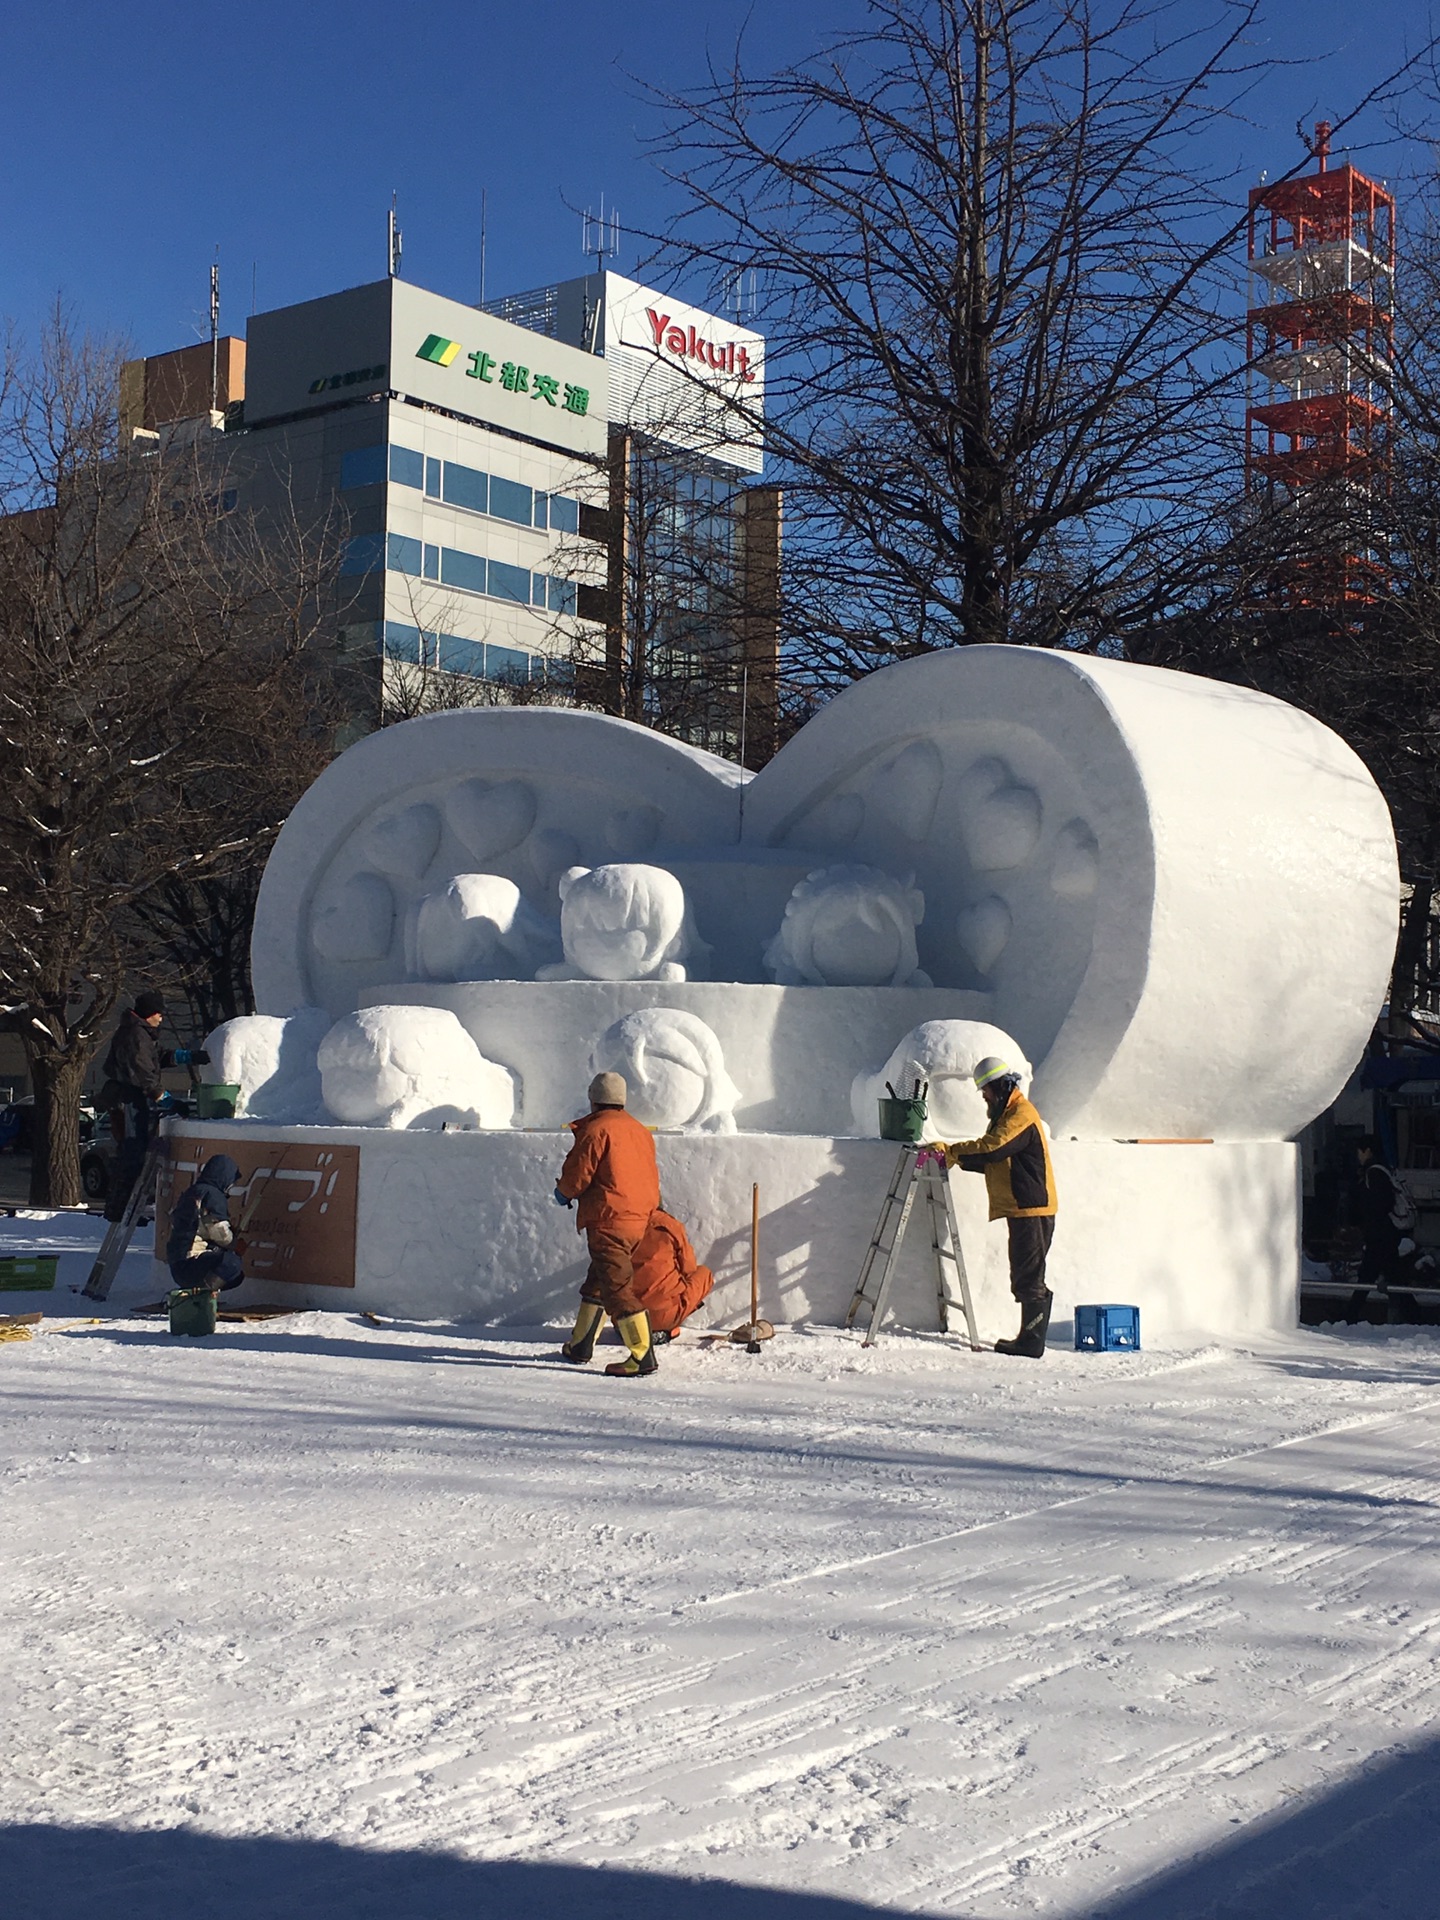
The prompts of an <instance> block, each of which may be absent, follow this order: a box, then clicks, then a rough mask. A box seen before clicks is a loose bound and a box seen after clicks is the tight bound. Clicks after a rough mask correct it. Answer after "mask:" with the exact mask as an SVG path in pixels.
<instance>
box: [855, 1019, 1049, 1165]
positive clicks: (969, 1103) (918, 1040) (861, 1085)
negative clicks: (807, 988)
mask: <svg viewBox="0 0 1440 1920" xmlns="http://www.w3.org/2000/svg"><path fill="white" fill-rule="evenodd" d="M990 1054H996V1055H998V1056H999V1057H1000V1059H1002V1060H1008V1061H1009V1062H1010V1064H1011V1065H1012V1066H1013V1067H1014V1068H1015V1070H1016V1072H1017V1073H1018V1074H1019V1075H1020V1091H1021V1092H1022V1093H1027V1094H1028V1093H1029V1091H1030V1072H1031V1068H1030V1062H1029V1061H1028V1060H1027V1059H1026V1058H1025V1055H1024V1054H1023V1053H1022V1052H1021V1050H1020V1048H1019V1046H1018V1045H1017V1044H1016V1042H1015V1041H1014V1040H1012V1039H1011V1038H1010V1036H1009V1034H1008V1033H1002V1032H1001V1030H1000V1028H999V1027H992V1026H989V1025H987V1024H986V1022H985V1021H983V1020H926V1021H923V1022H922V1023H921V1024H920V1025H919V1026H918V1027H912V1028H911V1029H910V1031H909V1033H907V1034H906V1036H905V1038H904V1039H903V1040H902V1041H901V1042H900V1044H899V1046H898V1047H896V1048H895V1050H894V1052H893V1053H892V1054H891V1055H890V1058H889V1059H888V1060H887V1061H886V1062H885V1064H884V1066H883V1067H881V1069H880V1071H879V1072H878V1073H857V1074H856V1076H855V1078H854V1080H853V1082H852V1083H851V1087H850V1110H851V1113H852V1115H853V1116H854V1121H855V1131H856V1133H857V1134H858V1135H859V1136H860V1137H861V1139H864V1140H874V1139H878V1137H879V1134H880V1113H879V1103H880V1101H881V1100H882V1099H884V1097H885V1083H886V1082H887V1081H888V1082H889V1083H890V1085H891V1086H892V1087H894V1089H895V1091H896V1092H897V1093H898V1094H900V1095H902V1096H904V1097H908V1096H909V1094H910V1093H911V1091H912V1089H913V1088H914V1085H915V1082H916V1081H917V1080H918V1081H919V1082H920V1083H921V1085H922V1086H923V1085H924V1084H925V1083H926V1082H927V1081H928V1082H929V1086H930V1092H929V1094H928V1096H927V1098H926V1103H925V1130H924V1132H923V1133H922V1134H921V1136H920V1138H921V1139H922V1140H923V1141H926V1142H929V1141H932V1140H975V1139H978V1138H979V1136H980V1135H981V1134H982V1133H984V1131H985V1129H986V1128H987V1127H988V1126H989V1124H990V1122H989V1118H988V1116H987V1114H986V1111H985V1101H984V1099H983V1098H982V1096H981V1094H980V1092H979V1090H978V1089H977V1088H976V1086H975V1082H974V1080H973V1079H972V1078H971V1076H972V1074H973V1073H974V1071H975V1068H976V1067H977V1066H978V1065H979V1063H980V1061H982V1060H983V1059H985V1058H986V1056H987V1055H990Z"/></svg>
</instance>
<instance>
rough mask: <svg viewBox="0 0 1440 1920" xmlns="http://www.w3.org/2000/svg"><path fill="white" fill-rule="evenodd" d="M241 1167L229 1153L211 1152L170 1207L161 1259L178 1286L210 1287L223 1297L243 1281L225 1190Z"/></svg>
mask: <svg viewBox="0 0 1440 1920" xmlns="http://www.w3.org/2000/svg"><path fill="white" fill-rule="evenodd" d="M239 1177H240V1169H239V1167H237V1166H236V1164H235V1162H234V1161H233V1160H232V1159H230V1157H229V1156H228V1154H223V1153H216V1154H212V1155H211V1156H210V1158H209V1159H208V1160H207V1161H206V1162H205V1164H204V1166H203V1167H202V1168H201V1169H200V1171H199V1173H198V1174H197V1175H196V1178H195V1180H194V1182H193V1184H192V1185H190V1186H188V1187H187V1188H186V1189H185V1191H184V1192H183V1193H182V1194H181V1195H180V1198H179V1199H178V1200H177V1201H176V1202H175V1204H174V1206H173V1207H172V1208H171V1209H170V1238H169V1239H168V1240H167V1241H166V1243H165V1258H166V1259H167V1260H168V1261H169V1263H170V1277H171V1279H173V1280H174V1282H175V1284H176V1286H177V1287H208V1288H209V1289H210V1291H211V1292H212V1293H227V1292H228V1291H229V1290H230V1288H231V1287H238V1286H239V1284H240V1282H241V1281H242V1280H243V1279H244V1278H245V1270H244V1268H243V1267H242V1266H241V1264H240V1256H239V1254H238V1253H236V1252H235V1244H234V1243H235V1229H234V1228H233V1227H232V1226H231V1224H230V1202H229V1198H228V1194H229V1189H230V1188H231V1187H233V1186H234V1184H235V1182H236V1181H237V1180H238V1179H239Z"/></svg>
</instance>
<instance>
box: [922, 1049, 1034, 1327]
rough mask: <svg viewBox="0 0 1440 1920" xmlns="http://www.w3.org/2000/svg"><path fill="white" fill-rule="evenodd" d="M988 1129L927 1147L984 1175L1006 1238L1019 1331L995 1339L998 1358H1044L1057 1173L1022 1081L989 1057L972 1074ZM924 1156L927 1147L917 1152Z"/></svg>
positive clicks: (963, 1168)
mask: <svg viewBox="0 0 1440 1920" xmlns="http://www.w3.org/2000/svg"><path fill="white" fill-rule="evenodd" d="M974 1077H975V1084H976V1086H977V1087H978V1088H979V1089H980V1092H981V1094H982V1096H983V1098H984V1101H985V1110H986V1112H987V1113H988V1114H989V1116H990V1125H989V1128H988V1129H987V1130H986V1132H985V1133H983V1134H982V1135H981V1137H980V1138H979V1139H978V1140H959V1141H957V1142H956V1143H955V1144H954V1145H953V1146H948V1147H947V1146H937V1147H931V1148H929V1149H928V1152H929V1153H930V1154H932V1155H934V1156H936V1157H939V1158H943V1160H944V1163H945V1165H946V1166H947V1167H959V1168H960V1170H961V1171H962V1172H963V1173H983V1174H984V1176H985V1188H986V1192H987V1194H988V1195H989V1199H990V1218H991V1219H992V1220H1003V1221H1005V1223H1006V1225H1007V1228H1008V1230H1009V1235H1010V1291H1011V1293H1012V1294H1014V1296H1015V1298H1016V1299H1017V1300H1018V1301H1019V1303H1020V1331H1019V1333H1017V1334H1016V1336H1015V1338H1014V1339H1013V1340H997V1341H996V1342H995V1351H996V1352H997V1353H1010V1354H1016V1355H1018V1356H1020V1357H1021V1358H1022V1359H1026V1360H1040V1359H1043V1358H1044V1354H1045V1334H1046V1331H1047V1329H1048V1328H1049V1325H1050V1308H1051V1305H1052V1303H1053V1300H1054V1295H1053V1294H1052V1293H1051V1292H1050V1290H1049V1288H1048V1287H1047V1286H1046V1285H1045V1261H1046V1258H1047V1256H1048V1254H1049V1252H1050V1242H1051V1239H1052V1238H1053V1236H1054V1232H1055V1212H1056V1204H1057V1202H1056V1195H1055V1171H1054V1169H1053V1167H1052V1166H1051V1164H1050V1146H1049V1143H1048V1141H1047V1140H1046V1138H1045V1123H1044V1122H1043V1121H1042V1120H1041V1118H1040V1115H1039V1114H1038V1113H1037V1112H1036V1111H1035V1108H1034V1107H1033V1106H1031V1104H1030V1102H1029V1101H1028V1100H1027V1099H1026V1098H1025V1096H1024V1094H1023V1093H1022V1092H1021V1091H1020V1076H1019V1074H1018V1073H1016V1071H1015V1069H1014V1068H1013V1067H1012V1066H1010V1065H1008V1063H1007V1062H1006V1061H1004V1060H1001V1059H998V1058H997V1057H996V1056H995V1055H993V1054H992V1055H990V1056H989V1057H988V1058H987V1059H984V1060H982V1061H981V1062H980V1064H979V1066H978V1067H976V1069H975V1076H974ZM922 1151H926V1150H922Z"/></svg>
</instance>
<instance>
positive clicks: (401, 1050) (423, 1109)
mask: <svg viewBox="0 0 1440 1920" xmlns="http://www.w3.org/2000/svg"><path fill="white" fill-rule="evenodd" d="M320 1084H321V1087H322V1089H323V1091H324V1095H325V1105H326V1106H327V1107H328V1108H329V1109H330V1111H331V1113H332V1114H333V1115H334V1116H335V1118H336V1119H337V1120H339V1121H340V1122H341V1123H342V1124H343V1125H345V1126H351V1127H396V1128H403V1127H430V1128H434V1129H435V1130H436V1131H437V1132H438V1131H439V1129H440V1128H441V1127H443V1126H444V1125H446V1123H447V1122H448V1123H449V1124H450V1125H451V1126H457V1127H482V1128H487V1129H497V1128H503V1127H510V1126H513V1125H514V1124H515V1108H516V1105H517V1095H518V1091H519V1089H518V1088H517V1085H516V1081H515V1076H514V1075H513V1074H512V1073H511V1072H510V1071H509V1070H508V1068H505V1067H502V1066H498V1065H497V1064H496V1063H495V1061H493V1060H487V1059H486V1058H485V1056H484V1054H482V1053H481V1051H480V1049H479V1048H478V1047H477V1046H476V1044H475V1042H474V1041H473V1040H472V1039H471V1038H470V1035H469V1034H468V1033H467V1032H466V1031H465V1029H464V1028H463V1027H462V1026H461V1024H460V1022H459V1021H458V1020H457V1019H456V1018H455V1016H454V1014H453V1013H450V1012H448V1011H447V1010H446V1009H445V1008H444V1007H361V1008H360V1010H359V1012H358V1013H347V1014H346V1015H345V1017H344V1019H343V1020H337V1021H336V1022H335V1025H334V1026H333V1027H331V1029H330V1031H329V1032H328V1033H327V1034H326V1036H325V1038H324V1040H323V1041H322V1042H321V1044H320Z"/></svg>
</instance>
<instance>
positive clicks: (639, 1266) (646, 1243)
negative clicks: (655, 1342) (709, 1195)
mask: <svg viewBox="0 0 1440 1920" xmlns="http://www.w3.org/2000/svg"><path fill="white" fill-rule="evenodd" d="M630 1257H631V1259H632V1260H633V1261H634V1263H635V1281H634V1286H635V1292H636V1294H637V1296H638V1297H639V1300H640V1304H641V1306H642V1307H644V1309H645V1311H646V1312H647V1313H648V1314H649V1316H650V1325H651V1326H652V1327H653V1328H654V1329H655V1331H656V1332H657V1333H673V1332H674V1331H675V1329H676V1328H677V1327H678V1326H679V1325H680V1323H681V1322H682V1321H684V1320H688V1319H689V1318H690V1315H691V1314H692V1313H694V1311H695V1309H696V1308H697V1307H698V1306H699V1305H700V1303H701V1301H702V1300H704V1299H705V1298H706V1297H707V1296H708V1294H709V1292H710V1289H711V1288H712V1287H713V1286H714V1285H715V1276H714V1274H713V1273H711V1271H710V1269H709V1267H702V1266H701V1265H700V1264H699V1262H698V1261H697V1260H696V1258H695V1249H694V1248H693V1247H692V1246H691V1244H690V1236H689V1234H688V1233H686V1231H685V1229H684V1227H682V1226H681V1224H680V1222H679V1221H678V1220H676V1219H675V1218H674V1216H673V1215H671V1214H668V1213H664V1212H662V1211H661V1209H660V1208H658V1207H657V1208H656V1209H655V1211H654V1213H652V1214H651V1216H650V1224H649V1226H648V1227H647V1228H646V1229H645V1232H644V1235H643V1237H642V1238H641V1239H640V1241H639V1243H638V1244H637V1246H636V1248H635V1251H634V1252H633V1253H632V1255H631V1256H630Z"/></svg>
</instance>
